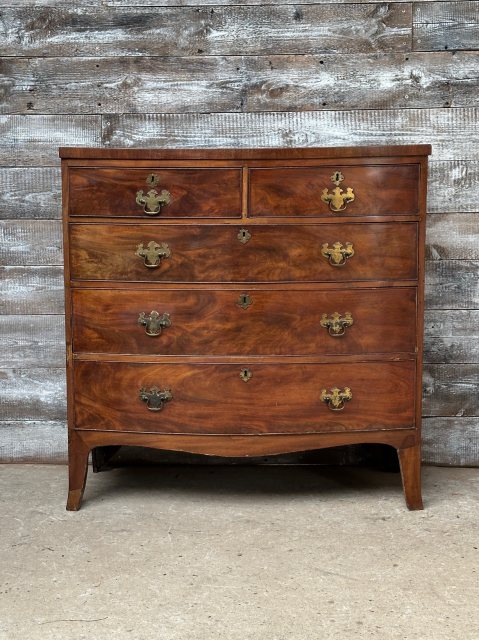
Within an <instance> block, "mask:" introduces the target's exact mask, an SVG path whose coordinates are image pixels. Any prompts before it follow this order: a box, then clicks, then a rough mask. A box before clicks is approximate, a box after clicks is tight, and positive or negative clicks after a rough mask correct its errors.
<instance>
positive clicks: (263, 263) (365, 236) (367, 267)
mask: <svg viewBox="0 0 479 640" xmlns="http://www.w3.org/2000/svg"><path fill="white" fill-rule="evenodd" d="M416 246H417V224H416V223H415V222H404V223H370V224H367V223H352V224H348V225H347V226H346V225H344V224H317V225H312V224H308V225H274V226H266V225H264V226H263V225H250V226H249V227H248V226H247V225H246V226H245V227H240V226H236V225H204V226H197V225H191V226H190V225H188V226H184V225H183V226H181V225H170V224H167V225H165V224H163V225H151V224H150V225H140V224H138V225H106V224H76V223H75V224H71V225H70V255H71V277H72V279H73V280H98V281H99V280H118V281H125V282H135V281H143V282H187V283H188V282H191V283H193V282H211V283H213V282H219V283H221V282H237V283H242V282H348V281H367V280H396V279H415V278H416V277H417V255H416V253H417V252H416Z"/></svg>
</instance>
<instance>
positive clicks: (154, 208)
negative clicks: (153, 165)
mask: <svg viewBox="0 0 479 640" xmlns="http://www.w3.org/2000/svg"><path fill="white" fill-rule="evenodd" d="M159 181H160V179H159V177H158V176H157V175H156V173H150V174H149V175H148V177H147V178H146V184H147V185H148V186H150V187H156V185H157V184H158V182H159ZM170 202H171V193H170V192H169V191H167V190H166V189H162V191H161V193H158V191H157V190H156V189H150V190H149V191H148V192H147V193H146V194H144V193H143V190H142V189H140V191H137V192H136V203H137V204H139V205H140V207H143V212H144V213H146V215H147V216H156V215H158V214H159V213H160V211H161V207H166V205H167V204H170Z"/></svg>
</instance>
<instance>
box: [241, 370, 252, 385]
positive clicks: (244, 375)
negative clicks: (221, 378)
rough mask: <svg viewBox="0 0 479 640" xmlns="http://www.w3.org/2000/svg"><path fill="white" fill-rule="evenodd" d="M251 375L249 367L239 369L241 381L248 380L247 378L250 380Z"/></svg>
mask: <svg viewBox="0 0 479 640" xmlns="http://www.w3.org/2000/svg"><path fill="white" fill-rule="evenodd" d="M252 377H253V374H252V373H251V371H250V370H249V369H241V371H240V378H241V380H243V382H248V380H251V378H252Z"/></svg>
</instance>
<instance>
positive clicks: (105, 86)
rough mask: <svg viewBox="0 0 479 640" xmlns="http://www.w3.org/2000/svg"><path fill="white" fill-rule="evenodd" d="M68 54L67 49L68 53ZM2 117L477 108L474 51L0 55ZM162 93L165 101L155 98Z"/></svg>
mask: <svg viewBox="0 0 479 640" xmlns="http://www.w3.org/2000/svg"><path fill="white" fill-rule="evenodd" d="M67 55H68V53H67ZM0 92H1V96H2V98H1V100H0V113H4V114H28V115H31V114H35V113H42V114H48V113H56V111H57V110H58V102H59V101H60V100H61V104H62V112H63V113H68V114H106V113H118V112H121V113H186V112H190V113H195V112H202V113H205V112H235V111H236V112H257V111H315V110H323V109H327V110H341V111H342V110H348V109H366V108H367V109H387V108H395V109H398V108H408V109H410V108H433V107H450V106H454V107H461V106H462V107H472V106H477V105H478V100H479V98H478V94H477V57H476V55H475V53H472V52H469V51H464V52H457V53H456V52H449V51H443V52H440V53H435V54H430V53H409V52H406V53H404V54H402V53H401V54H398V53H379V54H378V53H376V54H359V55H358V54H339V55H338V54H328V53H322V54H321V55H304V54H300V55H270V56H265V55H259V56H256V55H247V56H232V55H227V56H207V57H204V56H183V57H175V56H167V57H160V56H155V57H142V58H136V57H134V58H132V57H121V58H117V57H91V58H88V57H87V58H85V57H82V58H68V57H64V58H60V59H58V58H23V57H11V58H3V59H1V58H0ZM159 94H161V100H158V95H159Z"/></svg>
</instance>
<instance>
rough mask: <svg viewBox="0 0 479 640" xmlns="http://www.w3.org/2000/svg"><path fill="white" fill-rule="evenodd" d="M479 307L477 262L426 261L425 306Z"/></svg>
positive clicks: (441, 307)
mask: <svg viewBox="0 0 479 640" xmlns="http://www.w3.org/2000/svg"><path fill="white" fill-rule="evenodd" d="M477 308H479V261H477V260H435V261H431V260H429V261H427V262H426V309H477Z"/></svg>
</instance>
